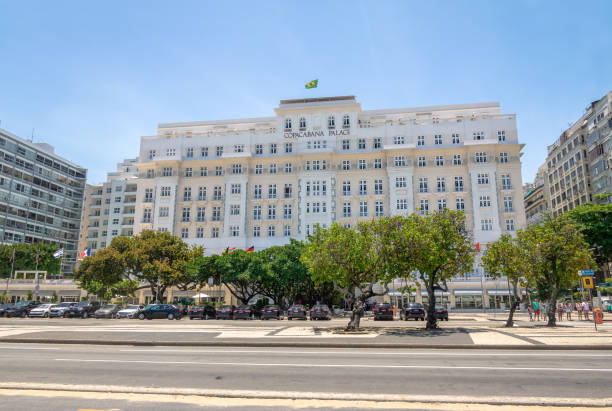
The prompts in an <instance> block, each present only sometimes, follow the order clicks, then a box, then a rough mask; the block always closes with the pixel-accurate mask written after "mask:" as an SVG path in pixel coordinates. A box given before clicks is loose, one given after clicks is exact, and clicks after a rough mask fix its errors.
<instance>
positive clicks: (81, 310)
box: [62, 301, 100, 318]
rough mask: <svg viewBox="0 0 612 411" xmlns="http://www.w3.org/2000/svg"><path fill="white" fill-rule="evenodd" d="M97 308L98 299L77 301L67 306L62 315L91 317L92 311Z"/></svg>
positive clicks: (98, 307) (98, 306) (66, 316)
mask: <svg viewBox="0 0 612 411" xmlns="http://www.w3.org/2000/svg"><path fill="white" fill-rule="evenodd" d="M99 309H100V302H99V301H91V302H90V301H79V303H78V304H77V305H74V306H72V307H68V308H67V309H66V310H65V311H64V313H63V315H62V316H63V317H64V318H88V317H93V315H94V313H95V312H96V311H97V310H99Z"/></svg>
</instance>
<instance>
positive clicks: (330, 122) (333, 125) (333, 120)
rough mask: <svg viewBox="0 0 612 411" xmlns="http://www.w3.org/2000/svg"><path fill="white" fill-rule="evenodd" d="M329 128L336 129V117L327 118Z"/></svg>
mask: <svg viewBox="0 0 612 411" xmlns="http://www.w3.org/2000/svg"><path fill="white" fill-rule="evenodd" d="M327 128H328V129H330V130H333V129H335V128H336V117H334V116H329V117H327Z"/></svg>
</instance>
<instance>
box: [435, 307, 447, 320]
mask: <svg viewBox="0 0 612 411" xmlns="http://www.w3.org/2000/svg"><path fill="white" fill-rule="evenodd" d="M435 310H436V311H435V313H436V319H437V320H446V321H448V310H447V309H446V307H445V306H443V305H436V308H435Z"/></svg>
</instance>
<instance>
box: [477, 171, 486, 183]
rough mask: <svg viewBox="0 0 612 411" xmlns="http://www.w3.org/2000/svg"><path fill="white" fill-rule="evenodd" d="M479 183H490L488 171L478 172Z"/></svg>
mask: <svg viewBox="0 0 612 411" xmlns="http://www.w3.org/2000/svg"><path fill="white" fill-rule="evenodd" d="M476 181H477V182H478V184H489V174H488V173H478V176H477V178H476Z"/></svg>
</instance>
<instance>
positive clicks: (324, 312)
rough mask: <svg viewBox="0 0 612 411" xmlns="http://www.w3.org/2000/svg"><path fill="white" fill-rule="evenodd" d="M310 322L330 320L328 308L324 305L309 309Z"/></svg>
mask: <svg viewBox="0 0 612 411" xmlns="http://www.w3.org/2000/svg"><path fill="white" fill-rule="evenodd" d="M310 319H311V320H331V313H330V312H329V307H328V306H327V305H325V304H319V305H315V306H314V307H312V308H311V309H310Z"/></svg>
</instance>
